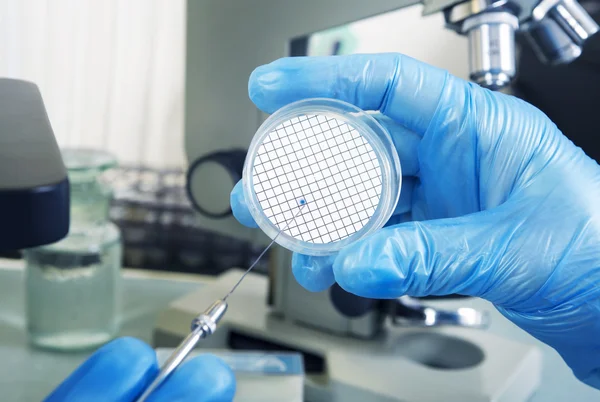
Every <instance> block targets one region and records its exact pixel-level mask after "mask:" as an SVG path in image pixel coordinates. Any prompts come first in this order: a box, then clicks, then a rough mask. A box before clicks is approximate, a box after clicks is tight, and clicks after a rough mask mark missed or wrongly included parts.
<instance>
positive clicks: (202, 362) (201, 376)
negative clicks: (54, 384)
mask: <svg viewBox="0 0 600 402" xmlns="http://www.w3.org/2000/svg"><path fill="white" fill-rule="evenodd" d="M156 374H158V365H157V362H156V354H155V352H154V350H152V348H151V347H149V346H148V345H146V344H145V343H143V342H142V341H139V340H137V339H133V338H120V339H117V340H114V341H112V342H111V343H109V344H107V345H105V346H103V347H101V348H100V349H98V351H96V352H95V353H94V354H93V355H92V356H91V357H90V358H89V359H88V360H87V361H85V362H84V363H83V364H82V365H81V366H80V367H79V368H78V369H77V370H75V371H74V372H73V373H72V374H71V375H70V376H69V377H68V378H67V379H66V380H65V381H64V382H63V383H62V384H60V385H59V386H58V388H56V389H55V390H54V391H53V392H52V393H51V394H50V395H49V396H48V397H47V398H46V399H45V402H69V401H73V402H75V401H77V402H80V401H86V402H94V401H102V402H105V401H111V402H133V401H135V400H136V398H137V397H139V396H140V395H141V394H142V393H143V391H144V390H145V389H146V387H147V386H148V385H150V383H151V382H152V380H153V379H154V377H155V376H156ZM234 393H235V383H234V377H233V373H232V371H231V370H230V369H229V367H228V366H227V365H226V364H225V363H224V362H222V361H221V360H220V359H218V358H217V357H215V356H213V355H203V356H198V357H196V358H194V359H191V360H189V361H187V362H186V363H184V364H182V365H181V367H179V368H178V369H177V371H175V372H174V373H173V374H172V375H171V377H170V378H169V379H168V380H167V381H166V382H165V383H163V384H162V385H161V386H160V387H159V388H158V389H157V390H156V391H155V392H154V393H153V394H152V395H151V396H150V397H149V398H148V401H149V402H159V401H169V402H172V401H178V402H184V401H190V402H191V401H194V402H230V401H232V400H233V396H234Z"/></svg>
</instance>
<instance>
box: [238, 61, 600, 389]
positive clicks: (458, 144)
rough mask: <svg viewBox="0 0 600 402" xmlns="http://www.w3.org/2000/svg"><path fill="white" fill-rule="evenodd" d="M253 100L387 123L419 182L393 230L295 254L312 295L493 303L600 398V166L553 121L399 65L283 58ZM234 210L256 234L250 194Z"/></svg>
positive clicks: (406, 170)
mask: <svg viewBox="0 0 600 402" xmlns="http://www.w3.org/2000/svg"><path fill="white" fill-rule="evenodd" d="M249 92H250V98H251V99H252V101H253V102H254V103H255V104H256V105H257V106H258V107H259V108H260V109H262V110H263V111H265V112H268V113H272V112H274V111H275V110H277V109H279V108H280V107H282V106H284V105H286V104H288V103H290V102H292V101H296V100H299V99H303V98H309V97H326V98H337V99H341V100H344V101H347V102H350V103H353V104H354V105H356V106H358V107H360V108H362V109H364V110H376V111H380V113H381V115H380V116H379V119H380V120H381V121H382V123H384V125H385V126H386V127H387V128H388V129H389V131H390V133H391V135H392V136H393V140H394V143H395V145H396V149H397V151H398V154H399V156H400V160H401V164H402V171H403V174H404V175H406V176H407V177H404V179H403V183H402V184H403V185H402V194H401V196H400V201H399V204H398V207H397V209H396V216H394V217H393V218H392V221H391V222H390V226H388V227H387V228H384V229H382V230H380V231H378V232H377V233H375V234H373V235H371V236H369V237H367V238H365V239H364V240H362V241H359V242H357V243H356V244H353V245H350V246H349V247H347V248H346V249H344V250H342V251H341V252H339V254H338V255H336V256H332V257H321V258H313V257H306V256H301V255H294V257H293V260H292V265H293V272H294V274H295V277H296V278H297V280H298V282H299V283H300V284H302V285H303V286H304V287H306V288H307V289H309V290H313V291H318V290H323V289H326V288H327V287H329V286H330V285H331V284H332V283H333V282H334V280H335V281H337V282H338V283H339V284H340V286H341V287H342V288H344V289H345V290H347V291H349V292H351V293H354V294H357V295H360V296H365V297H371V298H395V297H398V296H401V295H411V296H426V295H445V294H455V293H458V294H463V295H470V296H478V297H481V298H484V299H487V300H489V301H491V302H492V303H494V304H495V305H496V307H497V308H498V310H500V312H501V313H502V314H504V315H505V316H506V317H508V318H509V319H510V320H512V321H513V322H514V323H516V324H517V325H519V326H520V327H521V328H523V329H525V330H526V331H527V332H529V333H530V334H532V335H533V336H535V337H536V338H538V339H540V340H541V341H543V342H545V343H547V344H549V345H551V346H552V347H554V348H555V349H556V350H557V351H558V352H559V353H560V354H561V355H562V357H563V358H564V359H565V361H566V362H567V364H569V365H570V367H571V368H572V369H573V371H574V373H575V375H576V376H577V377H578V378H579V379H580V380H582V381H584V382H586V383H588V384H590V385H592V386H595V387H598V388H600V167H599V166H598V164H597V163H596V162H595V161H593V160H592V159H590V158H589V157H588V156H586V155H585V153H584V152H583V151H582V150H581V149H579V148H577V147H576V146H575V145H574V144H573V143H571V142H570V141H569V140H568V139H567V138H566V137H564V136H563V135H562V133H561V132H560V131H559V130H558V128H557V127H556V126H555V125H554V124H553V123H552V122H551V121H550V120H549V119H548V118H547V117H546V116H545V115H544V114H543V113H542V112H541V111H539V110H538V109H536V108H535V107H533V106H532V105H530V104H527V103H525V102H523V101H521V100H519V99H517V98H515V97H512V96H507V95H503V94H500V93H495V92H492V91H489V90H486V89H483V88H481V87H479V86H477V85H474V84H471V83H468V82H466V81H464V80H461V79H458V78H456V77H453V76H451V75H449V74H448V73H447V72H446V71H443V70H439V69H436V68H433V67H430V66H428V65H426V64H423V63H421V62H418V61H416V60H414V59H411V58H408V57H405V56H401V55H397V54H385V55H354V56H336V57H323V58H288V59H281V60H278V61H276V62H273V63H271V64H269V65H266V66H262V67H259V68H258V69H257V70H256V71H254V73H253V74H252V76H251V77H250V83H249ZM556 96H560V94H556ZM231 204H232V207H233V211H234V214H235V216H236V217H237V218H238V220H239V221H240V222H241V223H243V224H245V225H248V226H256V224H255V223H254V222H253V221H252V218H251V216H250V214H249V212H248V210H247V208H246V206H245V201H244V199H243V193H242V189H241V186H240V185H239V183H238V185H237V186H236V188H235V189H234V191H233V193H232V199H231ZM409 220H412V221H410V222H407V221H409ZM398 222H402V223H400V224H397V223H398Z"/></svg>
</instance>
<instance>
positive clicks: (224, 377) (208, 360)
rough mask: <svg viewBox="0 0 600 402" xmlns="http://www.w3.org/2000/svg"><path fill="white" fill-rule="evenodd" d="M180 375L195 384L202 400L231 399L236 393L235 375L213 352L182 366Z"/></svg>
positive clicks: (189, 382)
mask: <svg viewBox="0 0 600 402" xmlns="http://www.w3.org/2000/svg"><path fill="white" fill-rule="evenodd" d="M181 371H182V373H180V374H179V375H180V376H181V378H185V379H186V382H187V383H188V384H195V385H196V387H198V388H201V389H198V390H197V391H198V395H201V396H202V401H215V402H216V401H219V402H221V401H231V400H233V397H234V395H235V390H236V385H235V376H234V373H233V370H232V369H231V367H229V366H228V365H227V364H226V363H225V362H224V361H223V360H222V359H221V358H219V357H217V356H215V355H213V354H209V353H208V354H203V355H201V356H197V357H195V358H193V359H191V360H190V361H188V362H187V363H185V364H184V365H183V366H182V367H181Z"/></svg>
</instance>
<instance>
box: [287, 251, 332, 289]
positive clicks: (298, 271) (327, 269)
mask: <svg viewBox="0 0 600 402" xmlns="http://www.w3.org/2000/svg"><path fill="white" fill-rule="evenodd" d="M333 260H334V257H333V256H332V257H313V256H307V255H303V254H297V253H294V255H293V256H292V273H293V274H294V278H296V281H297V282H298V283H299V284H300V285H301V286H302V287H303V288H305V289H306V290H308V291H309V292H322V291H324V290H326V289H328V288H329V287H331V285H333V284H334V283H335V277H334V276H333V270H332V267H331V264H332V263H333Z"/></svg>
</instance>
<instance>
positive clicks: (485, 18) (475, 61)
mask: <svg viewBox="0 0 600 402" xmlns="http://www.w3.org/2000/svg"><path fill="white" fill-rule="evenodd" d="M518 27H519V20H518V18H517V17H516V16H515V15H514V14H512V13H510V12H507V11H491V12H485V13H481V14H477V15H474V16H472V17H470V18H467V19H466V20H465V21H464V23H463V26H462V31H463V32H464V33H466V34H467V36H468V38H469V68H470V78H471V80H473V81H474V82H476V83H477V84H479V85H481V86H482V87H486V88H490V89H494V90H497V89H501V88H503V87H505V86H507V85H509V84H510V83H511V81H512V79H513V77H514V76H515V71H516V67H515V31H516V30H517V29H518Z"/></svg>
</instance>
